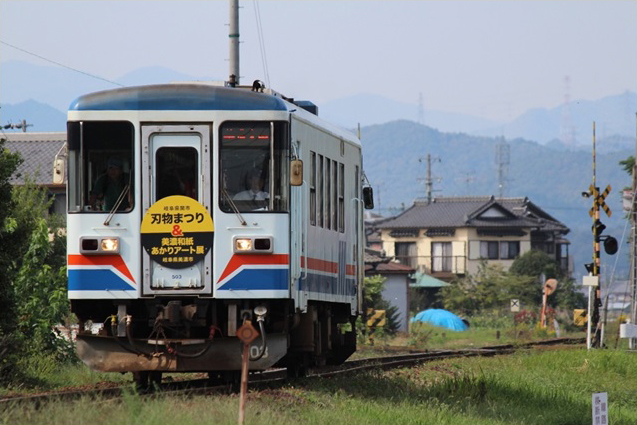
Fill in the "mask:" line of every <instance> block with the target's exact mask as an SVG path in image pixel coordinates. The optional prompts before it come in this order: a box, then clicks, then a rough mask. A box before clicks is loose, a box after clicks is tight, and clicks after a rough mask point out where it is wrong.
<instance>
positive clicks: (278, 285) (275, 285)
mask: <svg viewBox="0 0 637 425" xmlns="http://www.w3.org/2000/svg"><path fill="white" fill-rule="evenodd" d="M288 279H289V277H288V269H287V268H286V269H244V270H242V271H241V272H239V273H238V274H237V275H236V276H235V277H233V278H232V279H230V280H229V281H228V282H226V283H224V284H223V285H222V286H221V287H220V288H219V289H221V290H233V291H241V290H248V291H250V290H260V291H264V290H281V289H283V290H286V289H288Z"/></svg>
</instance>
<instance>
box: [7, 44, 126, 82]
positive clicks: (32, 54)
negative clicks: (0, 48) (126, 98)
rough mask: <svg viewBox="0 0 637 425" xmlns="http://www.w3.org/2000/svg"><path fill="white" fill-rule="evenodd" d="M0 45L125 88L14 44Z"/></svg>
mask: <svg viewBox="0 0 637 425" xmlns="http://www.w3.org/2000/svg"><path fill="white" fill-rule="evenodd" d="M0 44H4V45H5V46H9V47H12V48H14V49H16V50H19V51H21V52H24V53H26V54H28V55H31V56H35V57H36V58H39V59H42V60H44V61H47V62H50V63H52V64H55V65H58V66H61V67H62V68H66V69H70V70H71V71H75V72H78V73H80V74H84V75H86V76H88V77H91V78H96V79H98V80H102V81H106V82H107V83H110V84H114V85H116V86H119V87H125V86H124V85H122V84H119V83H116V82H114V81H111V80H107V79H106V78H102V77H98V76H97V75H93V74H89V73H88V72H84V71H80V70H79V69H75V68H73V67H70V66H67V65H64V64H62V63H60V62H56V61H54V60H51V59H48V58H45V57H44V56H40V55H38V54H36V53H33V52H29V51H28V50H25V49H22V48H20V47H18V46H14V45H13V44H9V43H7V42H6V41H3V40H0Z"/></svg>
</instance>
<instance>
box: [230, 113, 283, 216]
mask: <svg viewBox="0 0 637 425" xmlns="http://www.w3.org/2000/svg"><path fill="white" fill-rule="evenodd" d="M219 146H220V148H219V149H220V152H219V158H220V166H219V172H220V176H219V184H220V190H219V205H220V208H221V210H222V211H224V212H229V213H230V212H233V211H234V208H236V209H237V210H238V211H240V212H264V211H265V212H287V211H288V210H289V206H288V205H289V202H288V198H289V195H288V194H289V181H290V176H289V141H288V134H287V123H285V122H263V121H247V122H246V121H244V122H236V121H234V122H226V123H224V124H222V125H221V128H220V143H219Z"/></svg>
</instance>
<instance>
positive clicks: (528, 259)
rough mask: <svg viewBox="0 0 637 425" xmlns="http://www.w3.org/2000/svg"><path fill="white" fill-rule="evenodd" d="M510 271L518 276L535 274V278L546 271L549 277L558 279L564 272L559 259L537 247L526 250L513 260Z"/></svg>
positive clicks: (545, 274)
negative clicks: (556, 259) (558, 262)
mask: <svg viewBox="0 0 637 425" xmlns="http://www.w3.org/2000/svg"><path fill="white" fill-rule="evenodd" d="M509 271H510V272H511V273H513V274H516V275H518V276H533V277H535V278H539V277H540V275H541V274H542V273H544V276H545V277H546V278H547V279H551V278H556V279H557V278H559V277H560V275H561V274H562V272H561V270H560V268H559V266H558V264H557V261H555V260H554V259H553V258H551V257H550V256H549V255H548V254H547V253H545V252H542V251H539V250H536V249H532V250H530V251H528V252H525V253H524V254H522V255H521V256H519V257H518V258H516V259H515V260H513V264H511V268H510V269H509Z"/></svg>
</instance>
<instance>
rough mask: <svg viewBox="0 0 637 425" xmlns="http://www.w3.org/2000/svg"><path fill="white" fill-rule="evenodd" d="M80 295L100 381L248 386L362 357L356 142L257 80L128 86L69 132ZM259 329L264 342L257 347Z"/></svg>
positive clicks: (71, 235)
mask: <svg viewBox="0 0 637 425" xmlns="http://www.w3.org/2000/svg"><path fill="white" fill-rule="evenodd" d="M65 161H66V164H65V167H66V172H67V173H68V188H67V197H68V213H67V254H68V257H67V258H68V268H67V270H68V296H69V299H70V303H71V310H72V312H73V313H74V314H75V315H76V316H77V319H78V321H79V328H80V331H79V333H78V335H77V353H78V356H79V357H80V359H81V360H82V361H83V362H84V363H85V364H87V365H88V366H89V367H90V368H92V369H94V370H98V371H106V372H109V371H110V372H132V373H133V376H134V379H135V381H136V382H137V383H138V385H140V386H146V385H148V384H149V383H152V382H154V381H158V380H161V376H162V373H176V372H204V373H208V376H209V377H210V379H211V380H220V381H222V382H228V381H233V380H234V381H236V379H237V377H238V376H239V374H240V370H241V356H242V354H241V353H242V347H243V345H242V344H243V342H242V341H244V339H242V338H241V333H242V332H248V334H252V335H253V336H252V337H251V338H250V339H251V340H250V341H247V343H248V344H249V356H250V362H249V370H250V371H262V370H265V369H268V368H272V367H285V368H287V370H288V373H289V374H290V375H292V376H299V375H302V374H304V373H305V372H306V371H307V368H308V367H312V366H321V365H328V364H340V363H342V362H344V361H345V360H346V359H347V358H348V357H349V356H350V355H351V354H352V353H353V352H354V351H355V350H356V331H355V320H356V317H357V315H358V314H359V312H360V310H361V299H362V296H361V291H362V285H363V276H364V262H363V261H364V260H363V252H364V243H365V242H364V231H363V210H364V208H373V194H372V189H371V186H370V185H369V182H368V181H367V179H366V177H365V174H364V171H363V163H362V151H361V143H360V139H359V137H358V136H357V135H355V134H352V133H350V132H348V131H345V130H343V129H341V128H339V127H337V126H333V125H330V124H328V123H326V122H325V121H323V120H322V119H320V118H319V117H318V114H317V107H316V106H315V105H314V104H313V103H312V102H310V101H297V100H295V99H293V98H288V97H286V96H284V95H282V94H280V93H278V92H276V91H274V90H271V89H269V88H264V87H263V84H261V83H260V82H259V81H255V83H254V84H253V85H252V86H239V85H237V84H233V82H232V81H230V82H219V83H213V82H210V83H206V82H185V83H170V84H157V85H148V86H137V87H124V88H118V89H113V90H106V91H101V92H95V93H89V94H86V95H83V96H80V97H79V98H77V99H76V100H74V101H73V102H72V104H71V106H70V107H69V111H68V121H67V154H66V158H65ZM252 330H254V332H253V331H252Z"/></svg>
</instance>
